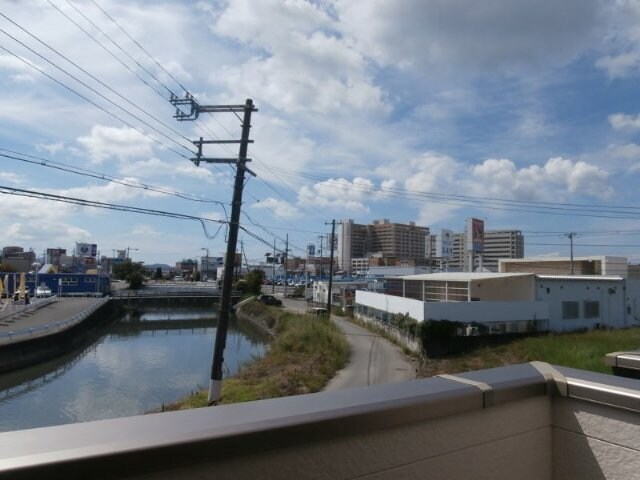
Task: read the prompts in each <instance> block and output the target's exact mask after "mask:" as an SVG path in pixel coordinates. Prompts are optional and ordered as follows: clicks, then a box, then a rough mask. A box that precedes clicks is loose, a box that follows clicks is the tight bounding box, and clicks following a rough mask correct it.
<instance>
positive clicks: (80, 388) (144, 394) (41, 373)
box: [0, 307, 266, 431]
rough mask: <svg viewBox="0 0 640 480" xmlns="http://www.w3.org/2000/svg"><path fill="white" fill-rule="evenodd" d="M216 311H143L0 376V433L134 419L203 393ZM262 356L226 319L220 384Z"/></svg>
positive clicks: (252, 339)
mask: <svg viewBox="0 0 640 480" xmlns="http://www.w3.org/2000/svg"><path fill="white" fill-rule="evenodd" d="M216 325H217V311H215V310H213V309H212V308H211V307H209V308H206V307H205V308H171V309H169V308H168V307H165V308H157V309H146V310H144V311H142V312H140V313H138V314H135V315H123V316H122V317H120V318H118V319H116V320H114V321H113V322H110V323H109V324H108V325H106V326H105V327H104V328H103V330H102V331H100V332H99V333H98V334H97V335H96V337H95V339H94V341H93V343H91V344H90V345H87V346H86V347H85V348H84V349H81V350H79V351H76V352H72V353H70V354H68V355H65V356H63V357H59V358H57V359H55V360H51V361H49V362H45V363H42V364H39V365H36V366H33V367H29V368H25V369H22V370H18V371H15V372H10V373H7V374H2V375H0V431H9V430H20V429H25V428H34V427H43V426H49V425H60V424H66V423H75V422H85V421H90V420H99V419H105V418H113V417H123V416H129V415H138V414H142V413H145V412H149V411H151V410H159V409H161V407H162V405H163V404H166V403H171V402H173V401H175V400H177V399H179V398H181V397H183V396H185V395H188V394H189V393H191V392H192V391H195V390H197V389H199V388H205V387H207V386H208V385H209V376H210V370H211V359H212V355H213V341H214V337H215V332H216ZM265 350H266V337H265V336H264V335H263V334H262V333H261V332H259V331H257V330H256V329H255V328H254V327H253V326H251V325H249V324H246V323H245V322H242V321H239V320H236V319H235V318H232V319H231V321H230V325H229V332H228V336H227V345H226V348H225V371H224V373H225V377H227V376H229V375H233V374H234V373H235V372H237V371H238V369H239V367H240V365H242V364H243V363H245V362H247V361H249V360H251V359H252V358H254V357H256V356H260V355H263V354H264V352H265Z"/></svg>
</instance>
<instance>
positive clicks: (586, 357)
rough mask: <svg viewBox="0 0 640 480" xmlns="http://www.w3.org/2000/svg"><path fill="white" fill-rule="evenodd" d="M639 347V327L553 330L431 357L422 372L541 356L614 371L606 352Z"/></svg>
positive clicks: (472, 367)
mask: <svg viewBox="0 0 640 480" xmlns="http://www.w3.org/2000/svg"><path fill="white" fill-rule="evenodd" d="M639 348H640V328H630V329H625V330H609V331H605V330H599V331H590V332H585V333H566V334H550V335H546V336H541V337H530V338H523V339H521V340H516V341H514V342H511V343H509V344H507V345H501V346H495V347H485V348H481V349H478V350H475V351H473V352H471V353H468V354H465V355H459V356H453V357H450V358H446V359H433V360H432V359H428V360H426V361H425V362H424V365H423V366H422V367H421V369H420V376H423V377H429V376H432V375H438V374H441V373H455V372H464V371H468V370H478V369H482V368H492V367H500V366H503V365H510V364H514V363H523V362H529V361H532V360H540V361H543V362H548V363H551V364H554V365H562V366H565V367H572V368H579V369H582V370H591V371H594V372H602V373H611V369H610V368H609V367H606V366H605V364H604V356H605V355H606V354H607V353H611V352H615V351H619V350H637V349H639Z"/></svg>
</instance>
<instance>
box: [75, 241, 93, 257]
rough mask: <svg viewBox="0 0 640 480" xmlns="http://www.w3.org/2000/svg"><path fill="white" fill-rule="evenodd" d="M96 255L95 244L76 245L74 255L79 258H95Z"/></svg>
mask: <svg viewBox="0 0 640 480" xmlns="http://www.w3.org/2000/svg"><path fill="white" fill-rule="evenodd" d="M97 254H98V245H96V244H95V243H76V255H77V256H79V257H95V256H96V255H97Z"/></svg>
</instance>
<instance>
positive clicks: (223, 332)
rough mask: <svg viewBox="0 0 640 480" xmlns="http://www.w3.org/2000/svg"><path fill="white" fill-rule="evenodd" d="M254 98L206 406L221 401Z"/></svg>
mask: <svg viewBox="0 0 640 480" xmlns="http://www.w3.org/2000/svg"><path fill="white" fill-rule="evenodd" d="M252 111H253V101H252V100H251V99H250V98H249V99H247V101H246V102H245V105H244V118H243V120H242V137H241V140H240V153H239V156H238V165H237V168H236V178H235V184H234V188H233V201H232V203H231V219H230V222H229V241H228V243H227V256H226V259H225V260H226V261H225V267H224V277H223V280H222V298H221V300H220V316H219V320H218V328H217V329H216V341H215V346H214V351H213V363H212V365H211V381H210V383H209V397H208V401H209V405H215V404H217V403H218V401H219V400H220V392H221V390H222V364H223V362H224V348H225V345H226V341H227V330H228V327H229V312H230V310H231V289H232V287H233V271H234V268H235V255H236V245H237V242H238V230H239V227H240V209H241V207H242V189H243V186H244V174H245V169H246V161H247V147H248V145H249V130H250V128H251V112H252Z"/></svg>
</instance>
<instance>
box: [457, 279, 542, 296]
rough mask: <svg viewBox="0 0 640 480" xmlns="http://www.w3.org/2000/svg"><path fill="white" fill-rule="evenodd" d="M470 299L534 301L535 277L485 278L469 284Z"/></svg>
mask: <svg viewBox="0 0 640 480" xmlns="http://www.w3.org/2000/svg"><path fill="white" fill-rule="evenodd" d="M469 289H470V290H471V298H477V299H478V300H491V301H507V302H513V301H532V300H534V299H535V276H534V275H523V276H522V277H517V276H515V277H504V278H487V279H478V280H471V281H470V282H469Z"/></svg>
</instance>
